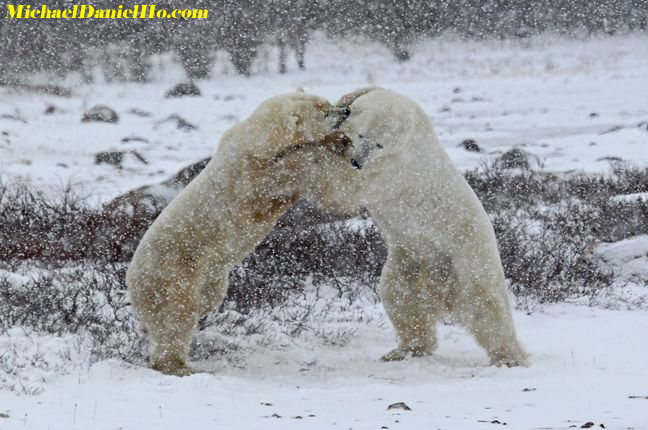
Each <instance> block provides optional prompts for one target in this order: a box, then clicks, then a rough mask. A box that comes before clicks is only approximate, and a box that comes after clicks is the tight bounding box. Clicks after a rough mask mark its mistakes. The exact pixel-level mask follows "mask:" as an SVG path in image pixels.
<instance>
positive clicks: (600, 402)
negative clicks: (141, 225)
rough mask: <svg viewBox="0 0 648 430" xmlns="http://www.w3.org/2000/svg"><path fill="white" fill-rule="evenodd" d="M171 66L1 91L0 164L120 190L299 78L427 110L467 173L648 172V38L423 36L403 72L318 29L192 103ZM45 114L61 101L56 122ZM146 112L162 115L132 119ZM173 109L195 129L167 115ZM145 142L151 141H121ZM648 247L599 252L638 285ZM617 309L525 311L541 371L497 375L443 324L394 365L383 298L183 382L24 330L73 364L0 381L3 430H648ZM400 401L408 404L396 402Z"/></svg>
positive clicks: (176, 160) (634, 338) (169, 169)
mask: <svg viewBox="0 0 648 430" xmlns="http://www.w3.org/2000/svg"><path fill="white" fill-rule="evenodd" d="M270 54H272V53H270ZM156 64H157V68H156V75H157V78H156V81H155V82H154V83H150V84H145V85H140V84H123V83H112V84H104V83H96V84H92V85H74V89H73V97H71V98H57V97H49V96H39V95H33V94H26V93H23V92H12V91H9V90H7V89H4V88H0V172H2V175H3V176H4V177H5V178H17V177H29V178H31V180H32V182H33V183H34V184H36V185H39V186H43V187H57V186H61V185H63V184H66V183H68V182H72V183H75V184H82V185H84V186H85V187H86V190H87V191H88V192H90V193H92V194H93V196H96V199H97V201H105V200H107V199H109V198H111V197H114V196H115V195H118V194H120V193H122V192H125V191H128V190H130V189H132V188H134V187H136V186H140V185H145V184H151V183H158V182H161V181H162V180H164V179H167V178H168V177H169V176H170V175H171V174H172V173H174V172H175V171H177V170H178V169H180V168H181V167H184V166H186V165H187V164H190V163H192V162H195V161H197V160H199V159H201V158H203V157H205V156H208V155H210V154H211V153H213V151H214V149H215V147H216V145H217V142H218V139H219V137H220V135H221V134H222V133H223V132H224V131H225V130H226V129H227V128H228V127H230V126H231V125H232V124H234V123H235V122H236V121H238V120H240V119H243V118H244V117H246V116H247V115H248V114H249V113H250V112H251V111H252V110H253V109H254V108H255V107H256V106H257V105H258V104H259V103H260V102H261V101H262V100H263V99H265V98H267V97H270V96H272V95H275V94H278V93H281V92H285V91H290V90H292V89H294V88H296V87H299V86H302V87H304V88H305V89H306V91H309V92H313V93H316V94H320V95H322V96H324V97H327V98H329V99H330V100H332V101H335V100H336V99H337V98H338V97H339V96H340V95H342V94H344V93H345V92H348V91H350V90H352V89H355V88H357V87H359V86H364V85H374V84H375V85H381V86H384V87H387V88H391V89H394V90H396V91H399V92H401V93H404V94H406V95H408V96H410V97H412V98H413V99H415V100H416V101H418V102H419V103H420V104H421V105H422V106H423V107H424V108H425V110H426V111H427V112H428V113H429V115H430V116H431V118H432V119H433V122H434V123H435V124H436V128H437V132H438V134H439V137H440V140H441V142H442V144H443V145H444V146H445V148H446V149H447V151H448V153H449V154H450V156H451V158H452V159H453V161H454V162H455V163H456V164H457V165H458V166H459V167H460V168H462V169H468V168H472V167H475V166H478V165H479V164H480V163H482V162H484V161H485V160H490V159H493V158H494V157H496V156H497V155H499V154H501V153H502V152H503V151H506V150H508V149H510V148H512V147H520V148H521V149H523V150H525V151H527V152H528V153H530V154H532V155H533V156H534V157H532V165H533V166H534V167H543V168H545V169H547V170H552V171H558V172H566V171H571V170H584V171H607V169H608V168H609V162H610V161H609V160H611V159H622V160H627V161H629V162H632V163H635V164H637V165H639V166H646V165H648V102H647V100H648V39H647V38H646V36H624V37H618V38H609V39H601V40H587V41H573V40H572V41H568V40H561V39H550V38H541V39H534V40H532V41H528V42H523V44H521V45H520V44H513V43H510V42H501V41H497V42H495V41H492V42H461V41H454V40H435V41H433V42H431V43H427V44H420V45H419V46H417V47H416V49H415V51H414V57H413V59H412V61H410V62H408V63H406V64H402V65H397V64H394V62H393V61H392V59H391V57H390V55H389V53H388V51H387V50H386V49H384V48H381V47H379V46H377V45H373V44H367V43H363V44H360V45H357V46H354V45H352V44H350V43H349V42H326V41H324V40H321V39H318V40H316V41H315V42H313V44H312V45H311V46H310V48H309V50H308V53H307V58H306V64H307V66H308V70H307V71H304V72H300V71H295V68H294V65H293V67H292V69H291V70H290V71H289V73H288V74H287V75H284V76H280V75H278V74H277V73H276V71H275V70H276V68H275V67H274V65H273V64H271V65H270V66H265V65H259V66H258V68H257V73H256V76H255V77H254V78H252V79H247V78H242V77H240V76H237V75H235V74H233V72H232V71H231V66H229V65H228V64H227V61H226V60H225V59H223V58H222V57H221V58H220V59H219V61H218V63H217V65H216V70H215V71H216V73H215V75H214V77H212V78H211V79H209V80H207V81H204V82H199V87H200V89H201V91H202V93H203V95H202V96H201V97H187V98H181V99H166V98H164V92H165V91H166V90H167V89H168V88H170V87H171V86H172V85H173V84H175V83H177V82H178V81H180V80H181V79H182V73H181V71H180V70H179V69H178V68H177V67H176V66H173V65H172V64H169V62H168V59H165V58H161V59H159V61H157V63H156ZM70 83H73V82H72V81H70ZM96 104H106V105H108V106H111V107H112V108H114V109H115V110H116V111H117V113H118V114H119V115H120V120H119V122H118V123H117V124H98V123H82V122H81V121H80V119H81V115H82V113H83V112H84V111H85V110H86V109H87V108H89V107H91V106H93V105H96ZM49 105H54V106H55V107H56V109H55V110H54V113H53V114H50V115H46V114H45V113H44V112H45V109H46V108H47V106H49ZM132 108H137V109H139V110H142V111H146V112H149V113H150V114H151V116H149V117H142V116H138V115H135V114H132V113H129V111H130V110H131V109H132ZM171 114H178V115H180V116H182V117H183V118H185V119H186V120H187V121H189V122H191V123H193V124H195V125H196V126H197V129H196V130H193V131H182V130H178V129H176V128H175V127H174V126H173V125H172V124H169V123H161V122H160V121H161V120H163V119H164V118H167V117H168V116H169V115H171ZM132 136H138V137H142V138H144V139H146V141H131V142H128V143H121V142H122V139H123V138H125V137H132ZM465 139H474V140H475V141H476V142H477V143H478V145H480V146H481V148H482V149H483V151H482V152H480V153H476V152H467V151H466V150H464V149H463V148H462V147H461V146H460V144H461V142H462V141H463V140H465ZM107 150H135V151H137V152H138V153H139V154H141V155H142V156H143V157H144V158H145V159H146V160H147V162H148V164H142V163H140V162H138V161H137V160H136V159H129V161H128V163H127V164H126V166H125V167H124V168H123V169H117V168H115V167H112V166H108V165H95V164H94V155H95V154H96V153H97V152H100V151H107ZM647 247H648V245H646V240H645V238H637V239H632V240H631V241H629V242H623V243H618V244H612V245H602V246H601V247H599V249H598V252H600V253H601V254H602V256H603V257H604V259H606V261H608V262H611V263H614V264H616V265H617V266H620V267H625V266H623V265H629V266H627V267H626V269H627V270H628V273H631V274H633V275H636V274H639V275H640V276H641V275H644V274H645V273H647V271H646V270H642V266H643V265H644V264H646V252H648V251H647ZM643 279H645V277H643ZM644 282H645V281H644ZM621 307H622V306H619V307H617V309H616V310H608V309H603V307H601V306H598V307H597V306H595V307H588V306H586V305H584V304H562V305H554V306H549V307H546V308H544V309H543V310H541V311H538V312H535V313H533V314H532V315H526V314H525V313H523V312H521V311H517V312H516V313H515V319H516V323H517V325H518V331H519V335H520V338H521V339H522V341H523V343H524V344H525V345H526V347H527V348H528V350H529V352H530V353H531V361H532V363H533V365H532V366H531V367H529V368H516V369H498V368H494V367H490V366H488V365H487V364H488V363H487V359H486V355H485V354H484V353H483V351H481V350H480V349H479V348H478V347H477V346H476V344H475V343H474V342H473V341H472V340H471V339H470V338H469V337H468V336H467V335H466V334H465V333H464V332H463V331H462V330H461V329H459V328H457V327H454V326H442V327H440V331H441V335H440V349H439V352H438V354H436V355H435V356H434V357H430V358H424V359H415V360H408V361H405V362H400V363H387V364H386V363H380V362H378V360H377V359H378V357H379V356H380V355H381V354H382V353H384V352H386V351H387V350H388V349H390V348H391V347H393V346H394V342H395V339H394V334H393V331H392V329H391V327H390V325H389V324H388V323H387V322H386V321H385V319H384V315H383V314H382V312H383V311H382V310H381V308H380V305H379V304H368V305H367V309H366V310H365V312H366V313H367V315H379V317H377V318H376V320H374V321H372V322H370V323H366V322H365V323H356V324H355V325H352V328H353V329H354V330H355V331H354V333H355V335H354V336H352V337H351V338H350V341H349V342H348V343H345V344H343V345H337V346H336V345H331V344H323V343H322V342H316V341H313V342H308V341H306V340H304V339H297V340H295V341H294V342H293V343H287V344H282V345H281V346H280V347H279V346H276V345H275V346H272V345H266V346H259V347H258V348H252V349H251V350H249V351H247V352H246V354H247V355H246V357H245V360H244V361H243V362H242V363H241V364H239V365H234V364H226V363H224V362H221V361H219V359H218V358H213V359H212V360H209V361H206V362H201V363H197V365H199V366H201V367H202V368H204V369H206V370H208V372H207V373H201V374H197V375H193V376H190V377H186V378H175V377H168V376H163V375H160V374H157V373H155V372H153V371H151V370H148V369H145V368H140V367H132V366H127V365H125V364H124V363H122V362H119V361H115V360H113V361H106V362H100V363H97V364H94V365H92V366H90V367H88V366H87V365H85V364H84V363H86V359H87V357H84V356H83V355H84V354H83V347H82V345H81V346H78V344H76V343H75V340H74V339H65V338H59V339H52V338H42V339H41V338H38V336H36V335H30V336H27V335H25V334H24V333H21V332H20V331H19V330H14V331H11V332H10V333H9V335H6V336H3V339H2V344H0V355H1V354H8V353H10V351H23V353H24V356H25V357H28V358H26V359H25V360H24V362H23V365H24V366H26V367H27V368H29V367H30V366H31V367H33V368H35V369H37V368H39V363H40V361H39V360H45V361H47V360H50V361H51V362H53V363H56V362H57V360H59V361H61V369H57V368H56V366H54V367H48V366H40V367H41V368H43V369H45V370H43V371H41V372H37V373H35V375H36V377H38V378H42V387H43V389H44V391H43V392H42V393H41V394H38V395H26V394H19V393H20V390H16V391H15V392H9V391H0V429H3V430H4V429H75V428H78V429H90V428H92V429H119V428H121V429H148V428H159V429H177V428H184V427H192V428H194V429H274V428H277V429H293V428H294V429H302V428H309V429H336V428H339V429H381V428H390V429H398V428H401V429H437V428H440V429H473V428H490V427H492V426H499V425H503V424H504V423H506V425H507V428H513V429H540V428H546V429H549V428H555V429H560V428H570V427H574V426H575V427H581V426H583V425H585V424H586V423H587V422H592V423H594V427H596V428H601V427H599V426H600V425H601V424H603V425H604V426H605V428H615V429H629V428H634V429H641V428H644V429H648V399H647V398H645V397H646V396H648V366H647V365H646V363H648V335H647V334H646V330H645V328H646V327H648V313H647V312H646V311H642V310H623V309H621ZM358 312H360V311H358ZM380 315H383V316H382V317H380ZM356 317H357V315H356ZM355 321H357V319H356V320H355ZM30 342H32V343H30ZM10 344H13V347H12V348H9V345H10ZM16 345H18V346H16ZM16 362H20V360H17V361H16ZM63 362H68V363H69V362H71V363H80V364H79V365H78V366H77V367H75V366H72V367H70V366H69V364H65V363H63ZM1 371H2V369H0V378H2V377H3V375H2V373H1ZM631 396H638V397H637V398H630V397H631ZM396 402H405V403H406V404H407V405H409V406H410V407H411V409H412V410H411V411H405V410H398V409H396V410H387V407H388V405H390V404H393V403H396ZM298 417H300V418H298Z"/></svg>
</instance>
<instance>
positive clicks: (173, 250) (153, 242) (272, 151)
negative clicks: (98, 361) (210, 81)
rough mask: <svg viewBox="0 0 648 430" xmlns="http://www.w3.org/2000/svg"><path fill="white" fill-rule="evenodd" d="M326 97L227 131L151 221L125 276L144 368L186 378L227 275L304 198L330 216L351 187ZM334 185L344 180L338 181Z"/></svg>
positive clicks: (266, 112)
mask: <svg viewBox="0 0 648 430" xmlns="http://www.w3.org/2000/svg"><path fill="white" fill-rule="evenodd" d="M332 108H333V106H331V105H330V104H329V103H328V102H327V101H326V100H325V99H322V98H320V97H316V96H313V95H308V94H304V93H303V92H295V93H291V94H287V95H283V96H278V97H274V98H272V99H269V100H268V101H266V102H264V103H263V104H262V105H261V106H259V108H257V109H256V110H255V111H254V112H253V113H252V115H251V116H250V117H249V118H248V119H247V120H245V121H243V122H242V123H240V124H238V125H236V126H234V127H232V128H231V129H230V130H228V131H227V132H226V133H225V135H224V136H223V138H222V139H221V142H220V144H219V146H218V150H217V152H216V154H215V156H214V157H213V158H212V160H211V161H210V163H209V164H208V165H207V166H206V167H205V169H204V170H203V171H202V172H201V173H200V175H198V176H197V177H196V178H195V179H194V180H193V181H192V182H191V183H190V184H189V185H188V186H187V187H186V188H185V189H184V190H183V191H182V192H181V193H180V194H179V195H178V196H177V197H176V198H175V199H174V200H173V201H172V202H171V203H170V204H169V206H167V207H166V208H165V209H164V211H163V212H162V213H161V214H160V216H159V217H158V218H157V219H156V220H155V222H154V223H153V225H152V226H151V227H150V229H149V230H148V231H147V232H146V234H145V235H144V237H143V238H142V241H141V243H140V244H139V246H138V248H137V250H136V251H135V255H134V256H133V259H132V261H131V264H130V267H129V268H128V272H127V274H126V284H127V286H128V292H129V295H130V299H131V303H132V305H133V307H134V309H135V312H136V313H137V314H138V317H139V320H140V325H141V327H142V328H143V330H144V331H145V332H146V333H148V335H149V336H150V340H151V345H150V364H151V367H153V368H154V369H156V370H159V371H162V372H164V373H168V374H175V375H186V374H189V373H191V372H192V369H190V368H189V367H188V366H187V355H188V351H189V346H190V344H191V340H192V337H193V333H194V331H195V329H196V325H197V323H198V320H199V319H200V318H201V317H202V316H203V315H205V314H207V313H208V312H210V311H211V310H213V309H214V308H215V307H216V306H218V305H220V303H221V302H222V301H223V298H224V296H225V293H226V291H227V281H228V273H229V272H230V270H231V268H233V267H234V266H235V265H237V264H239V263H240V262H241V261H242V260H243V258H245V257H246V256H247V255H248V254H249V253H250V252H252V251H253V250H254V248H255V247H256V246H257V245H258V243H259V242H261V241H262V240H263V239H264V238H265V237H266V236H267V235H268V233H269V232H270V230H271V229H272V227H273V226H274V224H275V222H276V221H277V219H278V218H279V217H280V216H281V215H282V214H284V213H285V212H286V211H287V210H288V208H289V207H290V206H292V204H293V203H295V202H296V201H297V200H298V199H300V198H302V197H311V198H313V199H314V200H316V201H317V202H318V203H319V204H320V205H321V206H323V207H326V208H328V209H330V210H338V211H345V210H347V209H346V208H340V207H336V206H335V202H334V201H333V200H331V199H330V197H331V196H334V195H335V196H337V195H338V194H339V189H340V184H342V183H345V182H348V181H349V179H345V175H346V174H348V171H349V170H352V169H350V168H348V163H347V162H345V161H341V160H342V159H341V158H340V154H342V153H343V152H344V150H345V145H346V143H347V142H345V140H344V139H340V133H335V132H333V133H331V131H332V128H333V124H334V123H335V122H336V117H335V115H331V109H332ZM337 181H341V182H337Z"/></svg>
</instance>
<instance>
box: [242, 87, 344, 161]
mask: <svg viewBox="0 0 648 430" xmlns="http://www.w3.org/2000/svg"><path fill="white" fill-rule="evenodd" d="M332 109H333V106H332V105H331V104H330V103H329V102H328V101H327V100H326V99H324V98H322V97H319V96H316V95H312V94H307V93H304V92H301V91H296V92H292V93H288V94H282V95H279V96H275V97H272V98H270V99H268V100H266V101H265V102H263V103H262V104H261V105H260V106H259V107H258V108H257V109H256V110H255V111H254V113H253V114H252V115H251V116H250V117H249V118H248V120H247V121H246V122H247V124H246V125H247V127H249V128H250V129H252V132H251V133H250V134H251V135H254V136H256V137H257V138H258V140H257V143H258V147H257V148H256V149H257V151H256V154H257V155H259V156H261V157H263V156H266V157H268V158H271V157H272V156H274V154H277V153H282V152H284V151H287V150H289V149H290V148H291V147H293V146H294V145H300V144H304V143H313V142H321V141H324V138H325V137H326V136H327V135H328V134H330V133H331V129H332V128H333V126H334V125H335V119H334V118H333V117H332V116H331V115H330V112H331V110H332Z"/></svg>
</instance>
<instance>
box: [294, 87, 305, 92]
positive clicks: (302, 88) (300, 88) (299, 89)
mask: <svg viewBox="0 0 648 430" xmlns="http://www.w3.org/2000/svg"><path fill="white" fill-rule="evenodd" d="M295 92H296V93H303V92H304V87H297V89H296V90H295Z"/></svg>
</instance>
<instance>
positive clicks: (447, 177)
mask: <svg viewBox="0 0 648 430" xmlns="http://www.w3.org/2000/svg"><path fill="white" fill-rule="evenodd" d="M339 104H342V105H344V106H343V107H342V108H340V107H339V106H338V107H333V106H331V105H330V104H328V102H326V100H324V99H321V98H319V97H316V96H310V95H306V94H303V93H292V94H288V95H285V96H280V97H275V98H273V99H270V100H269V101H267V102H265V103H264V104H262V105H261V106H260V107H259V108H258V109H257V110H256V111H255V112H254V113H253V114H252V115H251V117H250V118H248V119H247V120H246V121H244V122H243V123H241V124H239V125H237V126H235V127H233V128H232V129H230V130H229V131H228V132H227V133H226V134H225V136H224V137H223V139H222V140H221V143H220V145H219V148H218V151H217V153H216V155H215V157H213V158H212V161H211V162H210V164H209V165H208V166H207V167H206V168H205V170H204V171H203V172H202V173H201V174H200V175H199V176H198V177H197V178H196V179H195V180H194V181H193V182H192V183H191V184H190V185H189V186H188V187H187V188H186V189H185V190H184V191H183V192H182V193H181V194H180V195H179V196H178V197H176V199H175V200H174V201H173V202H172V203H171V204H170V205H169V206H168V207H167V208H166V209H165V210H164V211H163V212H162V214H161V215H160V216H159V217H158V219H157V220H156V221H155V223H154V224H153V225H152V226H151V228H150V229H149V231H148V232H147V233H146V235H145V236H144V238H143V239H142V242H141V244H140V246H139V247H138V249H137V251H136V253H135V256H134V257H133V261H132V263H131V266H130V267H129V270H128V273H127V285H128V288H129V293H130V296H131V301H132V303H133V306H134V308H135V310H136V312H137V313H138V316H139V318H140V322H141V325H142V327H143V328H144V330H145V331H147V333H148V334H149V336H150V337H151V349H150V361H151V366H152V367H153V368H155V369H157V370H160V371H162V372H164V373H170V374H177V375H184V374H188V373H190V372H191V369H190V368H189V367H188V366H187V353H188V350H189V346H190V343H191V339H192V336H193V332H194V331H195V328H196V325H197V322H198V319H199V318H200V317H201V316H202V315H204V314H206V313H208V312H210V311H211V310H212V309H214V308H215V307H216V306H218V305H219V304H220V303H221V302H222V300H223V298H224V295H225V292H226V289H227V274H228V273H229V270H230V269H231V268H232V267H234V266H235V265H236V264H237V263H239V262H240V261H241V260H242V259H243V258H244V257H245V256H246V255H247V254H248V253H250V252H251V251H252V250H253V249H254V248H255V246H256V245H257V244H258V243H259V242H260V241H261V240H262V239H263V238H264V237H265V236H266V235H267V234H268V233H269V231H270V230H271V228H272V226H273V225H274V223H275V222H276V220H277V219H278V218H279V216H281V215H282V214H283V213H284V212H285V211H286V210H287V209H288V208H289V207H290V206H291V205H292V204H293V203H294V202H295V201H297V200H298V199H300V198H302V197H310V198H312V199H313V200H315V201H316V202H317V203H318V204H319V205H321V206H322V207H324V208H326V209H330V210H337V211H344V212H349V211H352V210H354V209H355V208H357V207H361V206H365V207H367V208H368V209H369V211H370V213H371V215H372V217H373V218H374V220H375V221H376V222H377V224H378V226H379V228H380V230H381V232H382V233H383V235H384V237H385V239H386V242H387V246H388V258H387V263H386V264H385V267H384V268H383V273H382V277H381V280H380V289H379V291H380V296H381V299H382V301H383V304H384V306H385V309H386V311H387V314H388V315H389V318H390V319H391V321H392V323H393V325H394V327H395V329H396V332H397V335H398V338H399V345H398V347H397V348H396V349H395V350H393V351H392V352H390V353H388V354H387V355H385V356H384V357H383V360H399V359H403V358H405V357H406V356H407V355H410V354H411V355H413V356H423V355H428V354H431V353H432V352H433V351H434V349H435V347H436V337H435V333H434V325H435V323H436V322H437V321H438V320H439V318H440V317H441V316H443V315H445V314H447V313H452V314H453V315H455V316H457V317H459V319H460V320H461V321H462V322H463V323H464V324H465V325H466V326H467V327H468V328H469V330H470V331H471V333H472V334H473V335H474V336H475V338H476V339H477V341H478V342H479V344H480V345H481V346H482V347H484V349H485V350H486V351H487V352H488V354H489V356H490V358H491V361H492V362H493V363H494V364H496V365H508V366H516V365H524V364H526V363H527V361H526V354H525V352H524V351H523V349H522V348H521V346H520V345H519V343H518V341H517V338H516V335H515V331H514V327H513V321H512V318H511V309H510V305H509V302H508V294H507V289H506V283H505V279H504V274H503V271H502V267H501V263H500V260H499V254H498V252H497V244H496V242H495V237H494V233H493V229H492V226H491V224H490V220H489V219H488V216H487V215H486V213H485V212H484V210H483V208H482V206H481V204H480V203H479V200H478V199H477V197H476V196H475V195H474V193H473V192H472V190H471V189H470V187H469V186H468V184H467V183H466V182H465V180H464V179H463V177H462V176H461V174H460V173H459V172H458V171H457V170H456V169H455V168H454V166H453V165H452V163H451V161H450V160H449V158H448V156H447V155H446V154H445V152H444V151H443V149H442V147H441V146H440V145H439V143H438V141H437V140H436V137H435V135H434V132H433V130H432V126H431V124H430V122H429V119H428V118H427V116H426V115H425V113H424V112H423V111H422V110H421V109H420V108H419V107H418V106H417V105H416V104H415V103H413V102H412V101H410V100H408V99H406V98H405V97H402V96H399V95H397V94H395V93H392V92H389V91H385V90H380V89H376V90H372V91H359V92H357V93H352V94H351V95H350V96H346V97H343V99H342V100H341V103H339ZM338 127H339V130H338ZM349 139H350V140H349ZM307 143H308V144H307ZM349 144H350V146H351V147H350V148H348V149H347V146H349Z"/></svg>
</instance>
